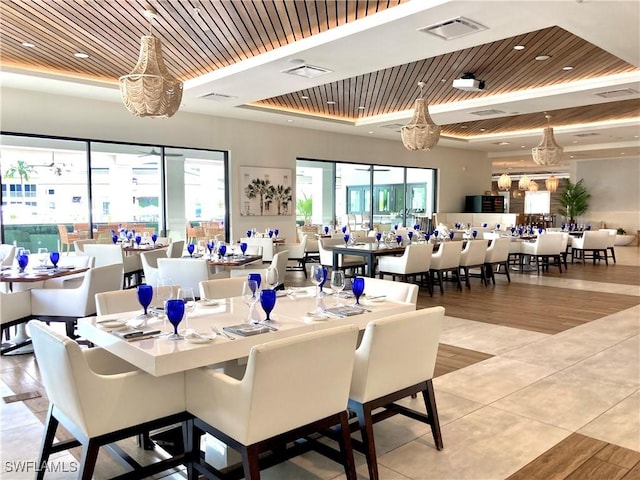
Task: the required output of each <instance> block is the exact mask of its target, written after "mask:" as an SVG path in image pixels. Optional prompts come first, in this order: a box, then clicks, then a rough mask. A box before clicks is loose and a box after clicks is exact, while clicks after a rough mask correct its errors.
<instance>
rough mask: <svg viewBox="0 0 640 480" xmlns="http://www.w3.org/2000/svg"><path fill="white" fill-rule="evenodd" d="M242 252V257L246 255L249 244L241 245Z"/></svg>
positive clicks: (243, 243)
mask: <svg viewBox="0 0 640 480" xmlns="http://www.w3.org/2000/svg"><path fill="white" fill-rule="evenodd" d="M240 251H241V252H242V255H244V252H246V251H247V243H246V242H242V243H241V244H240Z"/></svg>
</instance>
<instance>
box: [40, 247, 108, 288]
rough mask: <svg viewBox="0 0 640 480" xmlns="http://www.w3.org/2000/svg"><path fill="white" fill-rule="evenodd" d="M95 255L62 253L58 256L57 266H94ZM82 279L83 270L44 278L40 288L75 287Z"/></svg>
mask: <svg viewBox="0 0 640 480" xmlns="http://www.w3.org/2000/svg"><path fill="white" fill-rule="evenodd" d="M95 266H96V257H89V256H87V255H63V256H61V257H60V261H59V262H58V267H74V268H94V267H95ZM83 281H84V272H81V273H74V274H73V275H65V276H64V277H58V278H50V279H49V280H45V281H44V282H43V284H42V288H77V287H79V286H80V285H81V284H82V282H83Z"/></svg>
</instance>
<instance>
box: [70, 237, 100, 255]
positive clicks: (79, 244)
mask: <svg viewBox="0 0 640 480" xmlns="http://www.w3.org/2000/svg"><path fill="white" fill-rule="evenodd" d="M93 243H97V240H96V239H94V238H85V239H83V240H75V241H74V242H73V247H74V248H75V249H76V252H79V253H84V246H85V245H88V244H93Z"/></svg>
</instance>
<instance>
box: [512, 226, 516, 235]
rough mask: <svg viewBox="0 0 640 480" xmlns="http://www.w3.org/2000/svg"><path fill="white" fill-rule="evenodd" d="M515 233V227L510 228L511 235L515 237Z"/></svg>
mask: <svg viewBox="0 0 640 480" xmlns="http://www.w3.org/2000/svg"><path fill="white" fill-rule="evenodd" d="M515 233H516V227H511V235H515Z"/></svg>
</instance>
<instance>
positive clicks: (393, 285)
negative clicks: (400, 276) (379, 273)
mask: <svg viewBox="0 0 640 480" xmlns="http://www.w3.org/2000/svg"><path fill="white" fill-rule="evenodd" d="M419 290H420V287H419V286H418V285H417V284H414V283H407V282H395V281H392V280H384V279H381V278H365V280H364V293H365V295H366V296H367V297H376V296H378V295H385V296H386V298H387V300H393V301H396V302H406V303H413V304H414V305H415V304H416V303H417V302H418V291H419Z"/></svg>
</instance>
